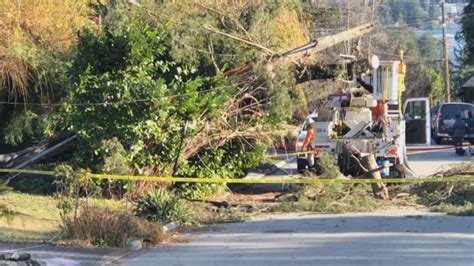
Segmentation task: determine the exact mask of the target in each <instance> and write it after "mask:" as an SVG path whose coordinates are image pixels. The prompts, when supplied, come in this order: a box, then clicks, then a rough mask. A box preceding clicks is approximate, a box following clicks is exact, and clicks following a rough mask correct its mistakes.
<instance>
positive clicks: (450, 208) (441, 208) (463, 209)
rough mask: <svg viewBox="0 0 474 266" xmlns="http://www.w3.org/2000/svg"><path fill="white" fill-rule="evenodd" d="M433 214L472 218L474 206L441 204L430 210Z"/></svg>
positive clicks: (470, 204)
mask: <svg viewBox="0 0 474 266" xmlns="http://www.w3.org/2000/svg"><path fill="white" fill-rule="evenodd" d="M430 210H431V211H434V212H443V213H446V214H450V215H458V216H474V205H473V204H472V203H471V202H466V203H465V204H463V205H456V204H449V203H441V204H440V205H435V206H433V207H431V208H430Z"/></svg>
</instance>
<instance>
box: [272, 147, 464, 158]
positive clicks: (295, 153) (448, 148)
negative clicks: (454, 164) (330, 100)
mask: <svg viewBox="0 0 474 266" xmlns="http://www.w3.org/2000/svg"><path fill="white" fill-rule="evenodd" d="M464 148H467V149H469V148H472V147H471V146H464ZM452 149H454V148H453V147H445V148H435V149H432V150H418V151H411V152H407V155H408V156H411V155H418V154H425V153H433V152H440V151H446V150H452ZM310 153H312V151H305V152H291V153H281V154H271V155H267V156H266V157H267V158H275V157H284V156H298V155H306V154H310Z"/></svg>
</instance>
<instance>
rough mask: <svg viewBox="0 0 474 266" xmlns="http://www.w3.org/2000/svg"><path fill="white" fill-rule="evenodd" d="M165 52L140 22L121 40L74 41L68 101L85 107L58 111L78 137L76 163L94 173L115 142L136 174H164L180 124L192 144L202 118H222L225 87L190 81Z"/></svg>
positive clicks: (163, 43)
mask: <svg viewBox="0 0 474 266" xmlns="http://www.w3.org/2000/svg"><path fill="white" fill-rule="evenodd" d="M105 51H107V52H105ZM169 52H170V50H169V36H168V33H167V30H165V29H159V28H158V29H154V28H152V27H151V26H150V25H148V24H146V23H142V22H139V21H135V22H133V23H131V24H129V25H128V26H127V27H126V28H124V29H122V31H121V32H118V29H115V30H114V31H112V30H111V29H110V28H109V27H105V28H104V30H103V31H102V32H100V33H98V34H95V33H91V32H86V33H84V34H83V35H82V36H81V39H80V42H79V48H78V55H77V59H76V60H75V63H74V66H75V67H74V68H73V72H74V73H75V76H76V77H77V79H78V80H79V81H78V84H77V85H78V86H77V87H76V89H75V90H73V91H72V92H71V95H70V99H71V102H74V103H81V104H84V105H79V106H78V105H73V104H70V105H69V104H67V105H66V107H65V108H64V112H65V113H66V115H67V119H68V121H69V123H70V129H71V130H74V131H76V132H77V134H78V139H79V156H80V159H81V162H80V163H83V164H87V165H91V166H93V165H94V162H96V159H97V157H98V156H100V155H101V154H104V152H105V150H104V147H103V145H102V141H103V140H104V139H109V138H110V137H111V136H115V137H116V139H117V141H119V142H120V143H121V145H122V146H123V147H124V148H126V150H127V154H128V158H126V160H127V161H129V162H131V163H132V164H133V166H134V168H135V169H137V170H141V169H142V168H143V167H144V166H153V167H155V169H156V173H159V174H166V173H167V174H170V173H171V166H172V164H173V162H174V159H175V157H176V155H177V154H178V149H179V143H180V141H181V133H180V132H181V131H182V128H183V127H184V125H185V123H186V121H189V122H190V123H189V127H188V131H187V135H188V136H190V137H192V136H193V134H194V133H195V131H196V130H197V129H199V128H200V127H201V126H202V122H203V118H205V119H212V118H213V117H216V116H217V115H219V114H220V113H221V112H222V108H223V104H224V102H225V101H226V100H227V99H228V95H229V92H228V90H227V85H226V81H225V80H224V79H222V78H221V77H219V76H216V77H202V76H199V75H197V74H196V73H195V71H196V70H195V69H194V68H193V67H190V66H187V65H178V64H176V63H175V62H173V61H172V60H171V55H170V54H169ZM109 54H113V55H114V58H113V60H111V59H110V58H108V56H109ZM175 95H178V96H175ZM96 103H103V104H96ZM204 121H205V120H204Z"/></svg>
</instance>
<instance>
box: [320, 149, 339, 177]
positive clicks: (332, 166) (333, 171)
mask: <svg viewBox="0 0 474 266" xmlns="http://www.w3.org/2000/svg"><path fill="white" fill-rule="evenodd" d="M318 164H319V167H320V168H321V177H322V178H327V179H334V178H338V177H339V176H341V172H339V166H338V165H337V158H336V157H334V156H332V155H330V154H327V153H324V154H323V155H322V156H321V157H319V163H318Z"/></svg>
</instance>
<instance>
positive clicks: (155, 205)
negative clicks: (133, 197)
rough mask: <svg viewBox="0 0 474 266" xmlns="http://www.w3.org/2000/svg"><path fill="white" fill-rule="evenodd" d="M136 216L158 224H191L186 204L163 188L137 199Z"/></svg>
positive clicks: (153, 190) (150, 191)
mask: <svg viewBox="0 0 474 266" xmlns="http://www.w3.org/2000/svg"><path fill="white" fill-rule="evenodd" d="M135 212H136V214H137V216H140V217H143V218H145V219H147V220H150V221H154V222H156V221H159V222H165V223H166V222H171V221H173V222H179V223H184V224H187V223H190V222H192V216H191V212H190V211H189V208H188V206H187V205H186V203H185V202H184V201H183V200H182V199H181V198H179V197H178V196H177V195H176V194H174V193H173V192H170V191H168V190H166V189H164V188H159V189H152V190H149V191H148V192H147V193H145V194H144V195H142V196H140V197H139V198H138V199H137V208H136V210H135Z"/></svg>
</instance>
